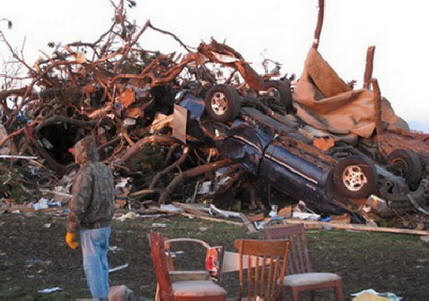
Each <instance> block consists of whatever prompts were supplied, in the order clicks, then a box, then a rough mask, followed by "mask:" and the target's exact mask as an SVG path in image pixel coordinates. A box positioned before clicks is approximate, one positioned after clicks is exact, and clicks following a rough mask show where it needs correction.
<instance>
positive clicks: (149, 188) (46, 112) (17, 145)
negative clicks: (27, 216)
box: [0, 0, 429, 223]
mask: <svg viewBox="0 0 429 301" xmlns="http://www.w3.org/2000/svg"><path fill="white" fill-rule="evenodd" d="M320 2H321V4H322V5H320V10H321V11H322V13H321V14H319V22H318V27H317V28H316V32H315V41H317V42H315V44H314V45H313V47H312V48H311V50H310V52H309V55H308V57H307V61H306V64H305V70H304V73H303V75H302V76H301V78H300V79H299V80H298V81H294V76H288V75H287V74H286V75H283V76H282V75H281V74H280V64H278V63H275V68H274V69H273V71H269V70H268V69H267V68H266V69H265V70H266V73H265V74H263V75H260V74H258V73H257V72H256V71H255V70H254V69H253V68H252V67H251V66H250V64H249V63H248V62H247V61H246V60H245V59H244V58H243V57H242V55H241V54H240V53H239V52H237V51H236V50H234V49H233V48H231V47H230V46H228V45H226V44H222V43H218V42H217V41H216V40H212V41H211V42H210V43H201V44H200V45H199V46H198V47H195V48H194V47H190V46H188V45H186V44H185V43H183V42H182V41H181V40H180V39H179V38H178V37H177V36H176V35H175V34H173V33H170V32H168V31H165V30H162V29H159V28H157V27H155V26H153V25H152V24H151V23H150V21H148V22H146V24H145V25H144V26H143V27H138V26H137V25H135V23H133V22H130V21H129V20H128V19H127V14H126V9H125V6H126V4H130V5H131V6H133V3H134V5H135V2H133V1H127V2H126V3H125V1H124V0H120V1H118V3H113V2H112V5H113V6H114V12H115V18H114V20H113V23H112V25H111V27H110V28H109V29H108V30H107V31H106V32H105V33H103V34H102V35H101V36H100V37H99V38H98V39H97V40H96V41H94V42H73V43H68V44H65V45H63V46H62V45H60V44H55V43H53V42H51V43H49V44H48V45H49V47H51V48H52V53H51V54H50V55H48V54H45V57H44V58H42V59H39V60H38V61H37V62H36V63H35V64H34V65H30V64H28V63H27V62H26V61H25V60H24V59H23V58H22V56H21V55H20V54H19V53H17V52H16V51H15V50H14V48H13V47H12V46H11V45H10V44H9V42H8V41H7V39H6V36H5V35H4V33H3V32H1V31H0V37H1V40H2V42H3V43H5V45H6V46H7V47H8V48H9V50H10V53H11V55H12V57H13V58H14V61H13V62H11V63H10V66H11V67H12V66H13V68H10V70H17V71H14V73H10V74H6V75H3V76H2V77H3V86H2V90H1V91H0V105H1V122H2V124H1V126H0V152H1V156H2V157H1V159H0V160H2V161H1V162H0V169H2V172H1V173H0V174H1V175H0V177H1V178H0V180H1V182H2V184H3V185H2V187H1V188H0V198H1V200H2V202H3V203H5V202H15V203H17V204H18V203H19V204H22V203H25V202H26V201H27V202H28V201H29V200H31V202H32V203H36V202H37V204H39V205H40V204H41V205H40V206H45V207H46V206H47V207H49V206H53V205H52V204H53V203H52V202H55V201H57V202H60V203H61V204H64V203H65V202H66V200H67V198H68V197H69V195H68V192H69V188H70V185H71V179H72V178H73V174H74V172H75V171H76V168H77V165H76V164H75V163H74V162H73V157H72V155H71V154H70V153H69V152H68V149H69V148H71V147H72V146H73V145H74V143H75V142H76V141H78V140H80V139H81V138H83V137H84V136H87V135H93V136H94V137H95V138H96V140H97V141H98V145H99V153H100V156H101V158H102V160H103V161H104V162H105V163H106V164H108V165H109V166H110V167H111V168H112V169H113V170H114V171H115V175H116V179H117V205H118V207H122V208H128V209H135V210H141V213H142V212H145V210H149V205H153V204H154V203H155V204H165V203H168V202H170V201H172V200H179V201H182V202H184V203H195V202H203V203H204V202H205V201H207V200H209V201H208V202H207V206H206V207H208V208H211V210H212V211H213V210H215V209H213V208H216V207H209V205H210V203H211V204H212V205H213V204H215V205H217V206H219V207H223V208H229V209H234V208H235V209H236V211H240V210H242V209H243V208H247V209H265V210H269V208H271V205H272V204H273V200H272V199H271V197H270V196H271V195H272V193H271V190H270V187H271V186H273V188H274V189H275V190H277V191H279V192H281V193H285V194H286V195H288V197H286V198H287V199H290V200H294V201H299V200H304V201H305V202H306V203H307V204H308V205H309V207H311V208H312V209H313V210H315V211H317V212H318V213H324V212H330V213H332V212H334V213H337V214H342V213H345V212H349V213H352V212H359V214H363V213H365V212H370V211H371V208H372V211H373V212H374V211H375V212H376V213H378V214H380V213H386V212H385V211H389V212H390V213H391V212H392V210H393V211H394V212H398V211H399V210H402V211H403V212H409V211H410V210H416V208H417V209H418V210H419V211H420V212H426V209H425V208H424V206H426V205H427V201H428V197H429V179H428V174H429V163H428V162H429V159H428V158H429V151H428V144H427V143H428V139H427V135H424V134H416V133H412V132H410V131H409V130H408V129H407V126H406V123H405V122H403V121H402V120H401V119H400V118H398V117H397V116H395V115H394V113H393V110H392V109H391V108H390V106H389V104H388V101H387V100H385V99H384V98H382V97H381V94H380V90H379V87H378V83H377V81H376V80H375V79H373V78H372V62H371V59H369V60H368V61H370V62H371V64H369V63H367V70H366V72H365V84H364V88H363V89H360V90H353V84H352V83H349V84H347V83H345V82H343V81H342V80H341V79H340V78H339V77H338V75H337V74H336V73H335V71H334V70H332V68H331V67H330V66H329V65H328V64H327V62H325V61H324V60H323V58H322V57H321V55H320V54H319V53H318V52H317V46H318V42H319V35H320V32H321V26H322V23H323V22H321V20H320V18H321V17H323V1H322V0H321V1H320ZM147 30H154V31H157V32H159V33H160V34H164V35H168V36H170V37H172V38H174V39H175V40H176V41H177V42H178V43H179V44H180V45H181V47H183V49H184V51H185V52H186V54H178V53H175V52H174V53H169V54H162V53H159V52H157V51H149V50H146V49H145V48H144V45H141V44H140V43H139V39H140V37H141V36H142V35H143V34H144V33H145V32H146V31H147ZM373 51H374V49H372V50H371V51H369V54H370V55H369V58H371V55H373ZM24 71H25V73H26V74H27V76H26V77H24V78H23V77H22V76H21V74H22V73H23V72H24ZM371 86H372V87H373V89H372V90H370V87H371ZM292 92H293V93H292ZM341 103H347V106H348V107H343V106H340V104H341ZM355 103H357V105H355V108H353V105H354V104H355ZM362 104H366V105H367V106H368V105H369V109H365V110H359V108H361V107H362ZM356 107H358V109H356ZM345 112H347V114H349V115H347V114H345ZM338 116H342V117H341V118H342V119H341V118H339V117H338ZM356 120H361V122H358V123H356ZM394 139H396V140H397V141H401V143H399V142H398V143H397V144H396V145H400V151H397V150H396V149H394V150H392V143H391V142H392V141H393V140H394ZM410 145H412V146H413V147H410ZM393 148H394V147H393ZM412 150H413V151H414V152H413V151H412ZM395 151H396V152H395ZM392 154H393V155H392ZM386 160H387V161H388V162H386ZM387 165H388V166H387ZM416 171H417V172H416ZM189 179H193V180H192V181H189ZM276 183H277V185H276ZM53 187H57V188H56V189H53ZM273 195H274V196H275V195H276V194H275V193H274V194H273ZM372 195H376V196H377V197H380V198H381V199H382V200H383V201H385V203H386V204H385V206H384V207H383V208H387V210H384V211H383V212H377V208H380V202H374V201H373V200H374V199H376V198H374V197H371V198H370V199H368V197H370V196H372ZM43 197H48V198H49V199H50V200H51V201H50V202H51V203H50V202H44V201H42V202H41V200H42V198H43ZM281 198H282V199H285V198H284V197H281ZM367 199H368V200H367ZM235 200H247V201H246V202H235ZM369 200H371V202H369ZM372 204H375V205H372ZM368 205H369V207H370V209H368V208H367V210H366V211H364V210H363V209H364V208H365V206H366V207H368ZM40 206H39V207H40ZM234 206H235V207H234ZM219 210H220V209H219ZM215 211H216V210H215ZM225 212H228V211H217V214H221V215H224V214H226V215H227V216H229V215H228V214H229V213H225ZM234 214H238V217H240V216H241V215H240V213H234ZM386 215H388V213H386ZM241 217H243V216H241ZM125 218H127V217H124V219H125ZM245 223H247V222H246V221H245Z"/></svg>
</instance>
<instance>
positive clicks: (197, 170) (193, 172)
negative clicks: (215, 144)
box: [158, 159, 232, 204]
mask: <svg viewBox="0 0 429 301" xmlns="http://www.w3.org/2000/svg"><path fill="white" fill-rule="evenodd" d="M230 164H232V161H231V160H229V159H224V160H220V161H217V162H212V163H207V164H204V165H200V166H197V167H194V168H191V169H188V170H187V171H184V172H181V173H180V174H178V175H177V176H176V177H175V178H174V179H173V180H172V181H171V182H170V184H168V186H167V187H166V188H165V189H164V190H163V192H162V193H161V195H160V196H159V200H158V201H159V203H161V204H162V203H165V202H166V201H168V200H169V197H170V194H171V193H172V192H173V190H174V188H176V186H177V185H178V184H179V183H180V182H181V181H183V180H184V179H186V178H191V177H196V176H198V175H200V174H203V173H205V172H209V171H213V170H216V169H219V168H221V167H225V166H228V165H230Z"/></svg>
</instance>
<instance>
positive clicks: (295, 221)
mask: <svg viewBox="0 0 429 301" xmlns="http://www.w3.org/2000/svg"><path fill="white" fill-rule="evenodd" d="M286 223H287V224H304V226H305V227H306V228H313V229H323V228H333V229H341V230H353V231H365V232H383V233H396V234H410V235H423V236H427V235H429V231H425V230H414V229H400V228H388V227H373V226H367V225H361V224H335V223H327V222H319V221H305V220H298V219H287V220H286Z"/></svg>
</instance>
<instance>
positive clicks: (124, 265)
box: [109, 263, 128, 273]
mask: <svg viewBox="0 0 429 301" xmlns="http://www.w3.org/2000/svg"><path fill="white" fill-rule="evenodd" d="M127 267H128V263H126V264H123V265H120V266H117V267H114V268H111V269H109V273H113V272H116V271H120V270H123V269H126V268H127Z"/></svg>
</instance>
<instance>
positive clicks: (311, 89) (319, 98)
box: [293, 49, 408, 138]
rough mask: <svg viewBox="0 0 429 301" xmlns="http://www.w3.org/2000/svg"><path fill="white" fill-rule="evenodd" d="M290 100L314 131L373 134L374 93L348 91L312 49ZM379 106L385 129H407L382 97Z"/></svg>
mask: <svg viewBox="0 0 429 301" xmlns="http://www.w3.org/2000/svg"><path fill="white" fill-rule="evenodd" d="M293 98H294V101H295V102H294V106H295V108H296V110H297V115H298V116H299V117H300V118H301V119H302V120H303V121H304V122H306V123H307V124H310V125H312V126H313V127H315V128H318V129H322V130H327V131H330V132H332V133H334V134H350V133H352V134H356V135H358V136H361V137H365V138H368V137H370V136H371V135H372V134H373V132H374V129H375V105H374V93H373V92H372V91H371V90H368V89H359V90H351V88H350V87H348V86H347V84H345V83H344V81H343V80H342V79H341V78H339V77H338V75H337V74H336V73H335V71H334V70H333V69H332V68H331V67H330V66H329V65H328V63H327V62H326V61H325V60H323V58H322V56H321V55H320V54H319V53H318V52H317V51H316V50H315V49H311V50H310V52H309V54H308V56H307V59H306V61H305V66H304V71H303V74H302V76H301V78H300V79H299V81H298V82H297V84H296V86H295V89H294V94H293ZM381 107H382V120H383V122H385V123H386V124H387V127H388V128H408V126H407V124H406V123H405V122H404V121H403V120H402V119H400V118H398V117H397V116H396V115H395V113H394V112H393V109H392V107H391V106H390V103H389V102H388V101H387V100H386V99H384V98H383V99H382V104H381Z"/></svg>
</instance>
